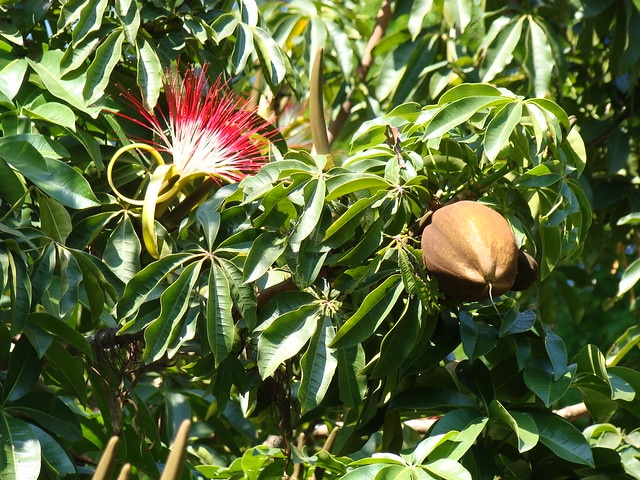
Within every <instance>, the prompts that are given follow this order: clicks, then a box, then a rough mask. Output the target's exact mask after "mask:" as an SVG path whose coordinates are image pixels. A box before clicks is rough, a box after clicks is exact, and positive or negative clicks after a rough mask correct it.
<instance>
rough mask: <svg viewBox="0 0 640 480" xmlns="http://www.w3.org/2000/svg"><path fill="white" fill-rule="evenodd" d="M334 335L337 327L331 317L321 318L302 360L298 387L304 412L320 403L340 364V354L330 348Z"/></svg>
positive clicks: (301, 407)
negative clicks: (300, 378)
mask: <svg viewBox="0 0 640 480" xmlns="http://www.w3.org/2000/svg"><path fill="white" fill-rule="evenodd" d="M334 335H335V329H334V327H333V325H332V323H331V319H330V318H329V317H327V316H323V317H321V318H319V319H318V326H317V328H316V331H315V332H314V334H313V336H312V337H311V340H310V341H309V346H308V347H307V350H306V351H305V353H304V354H303V355H302V358H301V360H300V367H301V370H302V380H301V381H300V388H299V389H298V398H299V399H300V409H301V411H302V412H303V413H304V412H308V411H310V410H312V409H314V408H315V407H317V406H318V405H319V404H320V402H321V401H322V399H323V398H324V396H325V394H326V392H327V390H328V388H329V384H330V383H331V380H332V379H333V375H334V373H335V370H336V367H337V365H338V356H337V352H336V350H335V349H333V348H330V347H329V344H330V343H331V340H333V336H334Z"/></svg>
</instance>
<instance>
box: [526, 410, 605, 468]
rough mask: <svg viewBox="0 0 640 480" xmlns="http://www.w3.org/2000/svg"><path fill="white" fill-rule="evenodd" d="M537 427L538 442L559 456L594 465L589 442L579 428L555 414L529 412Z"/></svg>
mask: <svg viewBox="0 0 640 480" xmlns="http://www.w3.org/2000/svg"><path fill="white" fill-rule="evenodd" d="M530 415H531V417H532V418H533V420H534V421H535V423H536V426H537V427H538V432H539V435H540V442H542V443H543V444H544V445H545V446H547V447H548V448H549V449H550V450H551V451H552V452H553V453H554V454H556V455H558V456H559V457H560V458H563V459H565V460H568V461H570V462H574V463H578V464H580V465H587V466H590V467H593V466H594V461H593V454H592V453H591V448H589V443H588V442H587V440H586V439H585V438H584V436H583V435H582V433H581V432H580V430H578V429H577V428H576V427H574V426H573V425H572V424H570V423H569V422H567V421H566V420H564V419H563V418H560V417H559V416H557V415H553V414H551V413H546V412H531V413H530Z"/></svg>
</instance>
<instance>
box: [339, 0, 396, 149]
mask: <svg viewBox="0 0 640 480" xmlns="http://www.w3.org/2000/svg"><path fill="white" fill-rule="evenodd" d="M392 15H393V12H392V11H391V2H390V1H389V0H382V5H380V10H379V11H378V15H377V16H376V25H375V27H374V28H373V32H371V37H369V41H368V42H367V44H366V45H365V47H364V52H362V59H361V60H360V65H358V68H357V69H356V74H357V77H358V81H359V82H360V83H364V80H365V78H366V77H367V73H369V69H370V68H371V65H372V64H373V49H374V48H375V46H376V45H378V43H380V40H382V37H384V34H385V32H386V30H387V26H388V25H389V22H390V21H391V16H392ZM352 92H353V89H351V91H350V92H349V93H348V94H347V99H346V100H345V101H344V102H343V104H342V105H341V106H340V111H338V115H336V118H335V119H334V120H332V121H331V123H330V124H329V143H333V140H334V139H335V138H336V136H337V135H338V134H339V133H340V131H341V130H342V128H343V127H344V124H345V123H346V121H347V118H349V114H350V113H351V108H352V107H353V103H352V101H351V94H352Z"/></svg>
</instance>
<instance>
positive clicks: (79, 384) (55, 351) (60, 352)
mask: <svg viewBox="0 0 640 480" xmlns="http://www.w3.org/2000/svg"><path fill="white" fill-rule="evenodd" d="M56 321H57V322H58V323H60V320H58V319H56ZM49 338H52V337H49ZM63 345H64V344H63V343H62V342H61V341H54V342H51V344H50V345H49V348H47V352H46V353H45V358H46V360H47V362H48V365H47V373H48V374H49V375H52V376H54V377H55V381H54V380H52V381H51V382H52V383H54V382H55V383H56V384H57V386H58V387H59V388H60V392H71V393H73V395H75V397H76V398H77V399H78V400H79V401H80V402H82V403H83V404H84V403H85V402H86V401H87V393H88V389H87V381H86V378H85V365H84V362H83V360H82V358H81V357H80V356H73V355H71V353H69V351H68V350H67V349H66V348H65V347H64V346H63ZM88 358H93V352H91V355H90V356H89V357H88ZM50 369H51V370H53V372H51V371H49V370H50Z"/></svg>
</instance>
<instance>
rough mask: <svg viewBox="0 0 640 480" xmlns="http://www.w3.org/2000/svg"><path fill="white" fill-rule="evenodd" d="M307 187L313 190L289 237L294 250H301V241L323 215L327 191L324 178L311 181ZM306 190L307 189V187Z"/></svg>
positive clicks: (309, 233)
mask: <svg viewBox="0 0 640 480" xmlns="http://www.w3.org/2000/svg"><path fill="white" fill-rule="evenodd" d="M307 188H308V189H310V190H312V192H311V193H310V194H309V198H308V200H305V209H304V211H303V212H302V215H300V220H299V221H298V223H297V224H296V226H295V227H294V229H293V232H292V233H291V237H290V238H289V246H290V247H291V249H292V250H293V251H294V252H297V251H299V249H300V242H302V240H304V239H305V238H307V237H308V236H309V235H311V232H313V230H314V229H315V228H316V225H317V224H318V222H319V221H320V216H321V215H322V209H323V207H324V197H325V193H326V183H325V180H324V179H323V178H319V179H318V180H315V181H311V182H309V184H308V185H307ZM305 190H307V189H306V188H305Z"/></svg>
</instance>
